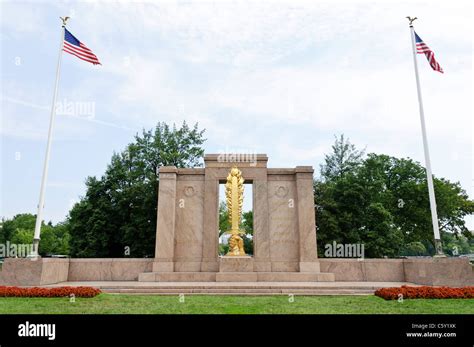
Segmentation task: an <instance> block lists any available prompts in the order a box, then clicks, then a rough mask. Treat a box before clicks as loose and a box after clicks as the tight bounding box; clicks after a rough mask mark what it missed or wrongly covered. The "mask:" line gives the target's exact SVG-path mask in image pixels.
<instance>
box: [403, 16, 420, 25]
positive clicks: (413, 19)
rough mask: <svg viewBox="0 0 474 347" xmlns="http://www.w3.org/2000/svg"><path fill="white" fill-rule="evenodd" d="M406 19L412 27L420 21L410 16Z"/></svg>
mask: <svg viewBox="0 0 474 347" xmlns="http://www.w3.org/2000/svg"><path fill="white" fill-rule="evenodd" d="M406 18H407V19H408V22H409V24H410V26H413V24H412V23H413V22H414V21H416V20H417V19H418V18H417V17H413V18H412V17H410V16H407V17H406Z"/></svg>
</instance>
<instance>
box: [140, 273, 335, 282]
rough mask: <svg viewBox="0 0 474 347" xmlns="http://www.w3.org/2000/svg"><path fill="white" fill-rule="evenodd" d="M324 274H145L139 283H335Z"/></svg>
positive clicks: (330, 276) (331, 274)
mask: <svg viewBox="0 0 474 347" xmlns="http://www.w3.org/2000/svg"><path fill="white" fill-rule="evenodd" d="M334 280H335V278H334V274H333V273H324V272H145V273H141V274H139V276H138V281H139V282H334Z"/></svg>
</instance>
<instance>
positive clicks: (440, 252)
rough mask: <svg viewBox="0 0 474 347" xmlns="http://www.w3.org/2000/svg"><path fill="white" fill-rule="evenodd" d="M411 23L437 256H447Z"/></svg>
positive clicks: (411, 24) (413, 31) (411, 28)
mask: <svg viewBox="0 0 474 347" xmlns="http://www.w3.org/2000/svg"><path fill="white" fill-rule="evenodd" d="M407 18H408V20H409V22H410V33H411V45H412V51H413V64H414V65H415V77H416V90H417V92H418V105H419V109H420V121H421V134H422V136H423V149H424V152H425V166H426V179H427V182H428V194H429V198H430V208H431V221H432V223H433V233H434V241H435V248H436V255H435V256H445V255H444V253H443V247H442V243H441V236H440V234H439V225H438V212H437V211H436V197H435V192H434V186H433V174H432V172H431V160H430V151H429V148H428V139H427V136H426V125H425V112H424V109H423V98H422V96H421V87H420V77H419V75H418V63H417V60H416V54H417V53H416V40H415V29H414V28H413V21H414V20H415V19H416V17H415V18H413V19H412V18H410V17H407Z"/></svg>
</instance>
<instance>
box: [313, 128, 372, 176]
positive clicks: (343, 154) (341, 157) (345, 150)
mask: <svg viewBox="0 0 474 347" xmlns="http://www.w3.org/2000/svg"><path fill="white" fill-rule="evenodd" d="M334 137H335V139H336V140H335V142H334V144H333V145H332V153H331V154H326V155H325V157H324V164H322V165H321V177H322V178H323V179H324V180H334V179H337V178H342V177H343V176H344V175H345V174H346V173H349V172H352V171H353V170H354V169H355V168H356V167H358V166H359V165H360V163H361V162H362V157H363V156H364V151H363V150H362V151H360V150H358V149H357V148H356V147H355V146H354V145H353V144H352V143H350V141H349V139H346V138H345V137H344V134H341V135H339V137H337V136H334Z"/></svg>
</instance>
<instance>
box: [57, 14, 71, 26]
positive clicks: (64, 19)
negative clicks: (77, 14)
mask: <svg viewBox="0 0 474 347" xmlns="http://www.w3.org/2000/svg"><path fill="white" fill-rule="evenodd" d="M59 18H61V20H62V21H63V27H65V26H66V24H67V21H68V19H69V18H70V17H68V16H66V17H64V18H63V17H59Z"/></svg>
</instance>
